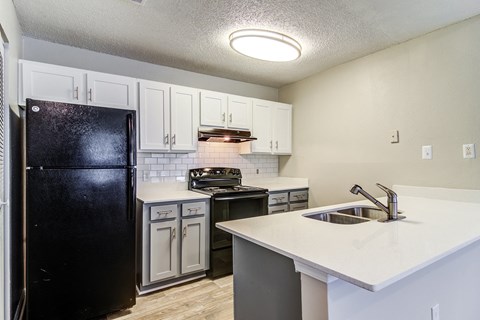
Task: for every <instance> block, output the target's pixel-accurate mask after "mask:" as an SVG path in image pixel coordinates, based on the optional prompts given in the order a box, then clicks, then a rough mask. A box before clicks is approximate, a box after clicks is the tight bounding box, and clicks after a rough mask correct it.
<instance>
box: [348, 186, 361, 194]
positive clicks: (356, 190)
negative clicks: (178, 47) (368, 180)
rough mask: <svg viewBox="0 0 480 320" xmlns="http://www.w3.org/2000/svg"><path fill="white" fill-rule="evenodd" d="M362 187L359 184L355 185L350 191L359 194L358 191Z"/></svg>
mask: <svg viewBox="0 0 480 320" xmlns="http://www.w3.org/2000/svg"><path fill="white" fill-rule="evenodd" d="M361 189H362V187H360V186H359V185H358V184H356V185H354V186H353V187H352V189H350V192H351V193H353V194H358V191H359V190H361Z"/></svg>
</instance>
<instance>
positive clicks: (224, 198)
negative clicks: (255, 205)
mask: <svg viewBox="0 0 480 320" xmlns="http://www.w3.org/2000/svg"><path fill="white" fill-rule="evenodd" d="M262 198H268V193H262V194H253V195H239V196H232V197H217V198H214V200H215V201H230V200H240V199H241V200H244V199H245V200H248V199H262Z"/></svg>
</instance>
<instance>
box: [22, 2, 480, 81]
mask: <svg viewBox="0 0 480 320" xmlns="http://www.w3.org/2000/svg"><path fill="white" fill-rule="evenodd" d="M13 2H14V4H15V7H16V9H17V14H18V18H19V20H20V24H21V27H22V30H23V32H24V35H26V36H28V37H33V38H38V39H42V40H47V41H52V42H57V43H61V44H66V45H71V46H75V47H80V48H85V49H90V50H94V51H99V52H104V53H109V54H113V55H118V56H123V57H127V58H131V59H135V60H141V61H146V62H151V63H154V64H160V65H165V66H170V67H174V68H179V69H184V70H189V71H194V72H199V73H204V74H209V75H214V76H219V77H224V78H229V79H235V80H240V81H246V82H251V83H258V84H263V85H267V86H272V87H280V86H282V85H285V84H288V83H292V82H295V81H297V80H300V79H303V78H305V77H307V76H309V75H312V74H314V73H317V72H319V71H322V70H325V69H328V68H330V67H332V66H335V65H338V64H341V63H343V62H346V61H349V60H352V59H355V58H358V57H361V56H364V55H367V54H369V53H372V52H375V51H378V50H381V49H384V48H387V47H389V46H392V45H395V44H397V43H400V42H403V41H406V40H409V39H412V38H415V37H418V36H420V35H422V34H425V33H428V32H431V31H433V30H435V29H438V28H441V27H444V26H447V25H450V24H452V23H455V22H458V21H461V20H464V19H466V18H469V17H472V16H475V15H478V14H480V1H479V0H264V1H262V0H146V2H145V3H144V5H138V4H135V3H133V2H132V1H130V0H75V1H74V0H13ZM242 28H259V29H270V30H273V31H277V32H281V33H284V34H287V35H289V36H291V37H293V38H295V39H296V40H297V41H299V42H300V43H301V45H302V47H303V53H302V56H301V57H300V58H299V59H298V60H296V61H293V62H266V61H260V60H255V59H252V58H248V57H245V56H242V55H240V54H238V53H236V52H235V51H233V50H232V49H231V48H230V46H229V43H228V36H229V35H230V33H232V32H233V31H235V30H238V29H242Z"/></svg>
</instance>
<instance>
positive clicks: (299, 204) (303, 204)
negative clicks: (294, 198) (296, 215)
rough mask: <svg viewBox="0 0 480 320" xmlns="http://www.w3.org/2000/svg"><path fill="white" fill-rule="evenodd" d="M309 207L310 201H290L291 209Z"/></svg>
mask: <svg viewBox="0 0 480 320" xmlns="http://www.w3.org/2000/svg"><path fill="white" fill-rule="evenodd" d="M305 209H308V202H296V203H290V211H295V210H305Z"/></svg>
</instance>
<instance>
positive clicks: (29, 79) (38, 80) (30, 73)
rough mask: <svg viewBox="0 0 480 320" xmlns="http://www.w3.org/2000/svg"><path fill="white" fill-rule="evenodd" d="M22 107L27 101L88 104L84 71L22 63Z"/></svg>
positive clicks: (20, 91)
mask: <svg viewBox="0 0 480 320" xmlns="http://www.w3.org/2000/svg"><path fill="white" fill-rule="evenodd" d="M20 68H21V77H22V78H21V82H20V83H21V86H20V88H19V96H20V99H19V100H20V101H19V103H20V104H21V105H25V104H26V101H25V99H27V98H31V99H38V100H49V101H59V102H67V103H78V104H85V103H86V98H85V97H86V95H85V80H84V73H83V72H82V70H78V69H74V68H67V67H61V66H55V65H50V64H45V63H38V62H31V61H21V63H20Z"/></svg>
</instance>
